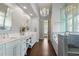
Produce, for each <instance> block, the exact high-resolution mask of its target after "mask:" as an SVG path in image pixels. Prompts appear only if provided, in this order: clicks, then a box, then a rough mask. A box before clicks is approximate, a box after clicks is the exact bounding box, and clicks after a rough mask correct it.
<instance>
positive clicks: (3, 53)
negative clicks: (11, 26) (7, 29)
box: [0, 44, 5, 56]
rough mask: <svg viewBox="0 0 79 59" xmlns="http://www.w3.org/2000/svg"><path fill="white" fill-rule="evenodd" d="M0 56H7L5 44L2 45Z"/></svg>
mask: <svg viewBox="0 0 79 59" xmlns="http://www.w3.org/2000/svg"><path fill="white" fill-rule="evenodd" d="M0 56H5V44H0Z"/></svg>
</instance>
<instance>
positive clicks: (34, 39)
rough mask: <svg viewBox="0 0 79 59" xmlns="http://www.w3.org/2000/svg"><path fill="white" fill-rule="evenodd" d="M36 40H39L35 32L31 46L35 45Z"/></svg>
mask: <svg viewBox="0 0 79 59" xmlns="http://www.w3.org/2000/svg"><path fill="white" fill-rule="evenodd" d="M36 42H37V35H36V34H34V35H32V37H31V46H32V47H33V45H34V44H35V43H36Z"/></svg>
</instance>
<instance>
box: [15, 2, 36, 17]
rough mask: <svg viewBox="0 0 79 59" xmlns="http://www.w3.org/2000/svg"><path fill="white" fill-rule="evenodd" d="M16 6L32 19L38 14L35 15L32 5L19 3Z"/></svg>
mask: <svg viewBox="0 0 79 59" xmlns="http://www.w3.org/2000/svg"><path fill="white" fill-rule="evenodd" d="M16 5H18V6H19V7H20V8H21V9H22V10H23V11H24V12H25V13H27V14H28V15H29V16H31V17H35V16H36V14H35V12H34V10H33V9H32V6H31V4H30V3H17V4H16ZM24 7H25V8H24Z"/></svg>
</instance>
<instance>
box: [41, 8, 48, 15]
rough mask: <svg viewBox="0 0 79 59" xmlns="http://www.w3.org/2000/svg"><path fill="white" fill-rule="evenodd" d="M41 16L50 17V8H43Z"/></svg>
mask: <svg viewBox="0 0 79 59" xmlns="http://www.w3.org/2000/svg"><path fill="white" fill-rule="evenodd" d="M40 14H41V16H48V15H49V9H48V8H41V9H40Z"/></svg>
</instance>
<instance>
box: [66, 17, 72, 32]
mask: <svg viewBox="0 0 79 59" xmlns="http://www.w3.org/2000/svg"><path fill="white" fill-rule="evenodd" d="M67 30H68V31H70V32H72V18H70V19H68V20H67Z"/></svg>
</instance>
